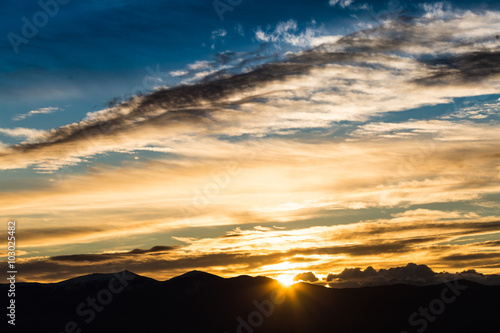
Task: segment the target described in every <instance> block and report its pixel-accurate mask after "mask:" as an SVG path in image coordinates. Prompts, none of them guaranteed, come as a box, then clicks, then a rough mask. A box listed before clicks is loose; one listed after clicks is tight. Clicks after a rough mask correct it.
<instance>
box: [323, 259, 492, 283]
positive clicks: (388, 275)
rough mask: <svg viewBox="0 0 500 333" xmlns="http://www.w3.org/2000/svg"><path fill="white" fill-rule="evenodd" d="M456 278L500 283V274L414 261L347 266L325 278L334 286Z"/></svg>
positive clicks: (429, 281)
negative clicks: (377, 266) (436, 269)
mask: <svg viewBox="0 0 500 333" xmlns="http://www.w3.org/2000/svg"><path fill="white" fill-rule="evenodd" d="M456 279H467V280H470V281H474V282H478V283H483V284H500V275H495V274H493V275H484V274H480V273H477V272H476V271H475V270H467V271H463V272H461V273H454V274H453V273H446V272H444V273H436V272H434V271H433V270H432V269H431V268H430V267H428V266H426V265H417V264H414V263H409V264H408V265H406V266H404V267H392V268H389V269H384V268H381V269H379V270H375V269H374V268H373V267H371V266H368V267H367V268H366V269H364V270H361V268H346V269H344V270H343V271H342V272H341V273H339V274H333V273H330V274H328V276H327V277H326V279H325V280H326V281H327V282H330V286H332V287H360V286H373V285H384V284H396V283H405V284H416V285H429V284H438V283H442V282H445V281H452V280H456Z"/></svg>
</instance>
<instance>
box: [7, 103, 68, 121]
mask: <svg viewBox="0 0 500 333" xmlns="http://www.w3.org/2000/svg"><path fill="white" fill-rule="evenodd" d="M56 111H62V109H60V108H56V107H52V106H51V107H46V108H41V109H38V110H31V111H30V112H28V113H24V114H20V115H18V116H15V117H13V118H12V120H15V121H19V120H24V119H26V118H28V117H32V116H34V115H36V114H50V113H54V112H56Z"/></svg>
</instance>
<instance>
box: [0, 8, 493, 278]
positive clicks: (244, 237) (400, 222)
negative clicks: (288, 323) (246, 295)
mask: <svg viewBox="0 0 500 333" xmlns="http://www.w3.org/2000/svg"><path fill="white" fill-rule="evenodd" d="M1 4H2V8H4V9H5V10H4V11H3V14H2V20H1V21H0V30H1V35H2V36H3V37H2V38H1V39H0V52H1V53H2V59H3V61H2V62H1V64H0V107H1V112H0V216H1V219H2V220H4V221H5V222H7V221H9V220H15V221H17V233H16V236H17V256H18V258H17V264H18V265H19V266H20V267H22V269H21V272H22V274H19V276H18V278H19V279H21V280H22V281H38V282H54V281H60V280H64V279H67V278H71V277H75V276H79V275H83V274H89V273H96V272H113V271H115V272H116V271H121V270H123V269H127V270H130V271H133V272H135V273H137V274H141V275H146V276H149V277H152V278H155V279H159V280H164V279H167V278H171V277H173V276H176V275H179V274H182V273H184V272H187V271H190V270H194V269H197V270H203V271H207V272H210V273H213V274H217V275H219V276H224V277H230V276H236V275H241V274H248V275H254V276H256V275H265V276H270V277H280V278H281V279H289V280H290V279H293V278H294V277H296V276H297V274H301V275H299V277H298V278H297V279H300V280H308V281H310V282H317V281H319V282H318V283H323V282H324V283H326V282H329V283H330V284H331V285H334V284H335V283H338V284H339V285H340V284H341V283H342V282H346V281H348V280H349V279H350V278H355V279H357V280H356V281H357V282H359V281H361V282H363V280H364V279H365V278H366V279H373V276H374V274H375V275H376V274H379V275H384V276H389V275H391V274H393V273H394V272H396V273H397V274H399V272H401V271H403V272H406V273H405V274H408V276H407V278H411V276H413V277H417V276H418V277H419V278H420V275H419V274H417V273H418V272H420V273H422V272H423V275H424V276H426V274H428V273H429V270H430V269H432V271H433V272H450V273H455V272H464V273H463V274H476V275H478V276H479V275H481V274H486V275H488V274H498V273H500V265H499V264H498V259H499V257H500V251H499V250H500V209H499V205H498V203H499V199H500V163H499V162H500V154H499V153H498V142H499V139H500V131H499V129H500V117H499V109H500V75H499V74H500V71H499V70H498V68H500V67H499V65H500V63H499V62H500V60H499V59H500V58H499V52H500V4H499V3H498V2H496V1H474V2H472V1H451V2H427V1H417V0H411V1H410V0H401V1H398V0H391V1H365V0H314V1H298V0H287V1H281V0H279V1H272V2H271V1H250V0H232V1H229V0H220V1H206V0H205V1H202V0H199V1H198V0H183V1H180V0H179V1H177V0H168V1H165V0H163V1H154V0H146V1H144V0H143V1H135V0H122V1H120V0H108V1H86V2H84V3H82V2H77V1H71V0H57V1H56V0H46V1H45V2H44V1H43V0H42V1H41V2H35V1H30V2H28V1H19V2H15V3H14V2H11V1H9V2H8V3H7V2H6V1H2V2H1ZM6 229H7V228H5V231H1V233H2V235H4V236H2V241H1V242H2V244H4V245H6V235H7V233H6V231H7V230H6ZM2 247H3V248H6V246H2ZM0 253H1V254H2V256H3V257H5V256H6V255H7V251H5V250H0ZM373 272H378V273H373ZM372 273H373V274H372ZM397 274H396V275H397ZM443 274H444V273H443ZM403 275H404V274H403ZM391 276H392V275H391ZM481 276H482V275H481ZM297 279H296V280H297ZM366 279H365V280H366ZM358 280H359V281H358Z"/></svg>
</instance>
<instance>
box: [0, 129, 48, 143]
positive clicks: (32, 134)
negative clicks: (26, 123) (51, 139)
mask: <svg viewBox="0 0 500 333" xmlns="http://www.w3.org/2000/svg"><path fill="white" fill-rule="evenodd" d="M0 133H1V134H4V135H7V136H10V137H13V138H25V139H27V140H29V141H33V140H36V139H39V138H41V137H43V136H44V135H46V134H47V132H46V131H43V130H38V129H34V128H25V127H16V128H0Z"/></svg>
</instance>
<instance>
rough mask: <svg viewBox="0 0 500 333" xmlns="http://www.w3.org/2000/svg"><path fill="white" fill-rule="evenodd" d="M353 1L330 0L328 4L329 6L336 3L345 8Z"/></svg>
mask: <svg viewBox="0 0 500 333" xmlns="http://www.w3.org/2000/svg"><path fill="white" fill-rule="evenodd" d="M353 2H354V0H330V2H329V4H330V6H335V5H337V4H338V5H339V6H340V7H342V8H345V7H348V6H350V5H351V4H352V3H353Z"/></svg>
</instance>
